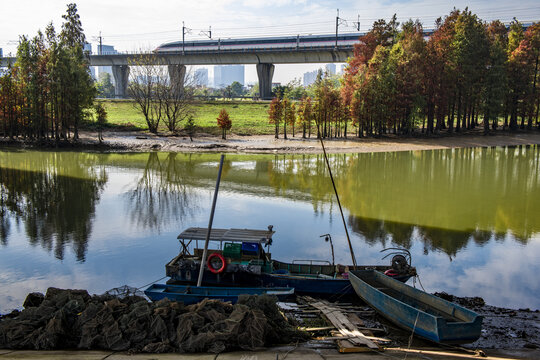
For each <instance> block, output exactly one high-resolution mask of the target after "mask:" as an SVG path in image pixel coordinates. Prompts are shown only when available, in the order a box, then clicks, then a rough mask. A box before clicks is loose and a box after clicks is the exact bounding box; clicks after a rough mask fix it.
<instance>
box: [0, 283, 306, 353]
mask: <svg viewBox="0 0 540 360" xmlns="http://www.w3.org/2000/svg"><path fill="white" fill-rule="evenodd" d="M302 338H304V334H303V333H300V332H298V331H296V330H295V329H294V328H293V327H292V326H291V325H290V324H289V323H288V322H287V320H286V319H285V318H284V317H283V316H282V315H281V313H280V312H279V310H278V307H277V305H276V300H275V298H273V297H270V296H248V295H245V296H241V297H240V298H239V301H238V303H237V304H235V305H231V304H228V303H223V302H220V301H214V300H204V301H203V302H201V303H199V304H195V305H189V306H184V305H183V304H182V303H178V302H171V301H168V300H166V299H165V300H161V301H159V302H156V303H148V301H147V300H146V299H144V298H142V297H139V296H128V297H125V298H118V297H114V296H109V295H94V296H90V295H89V294H88V293H87V292H86V291H85V290H62V289H56V288H49V289H48V290H47V293H46V294H45V295H43V294H39V293H32V294H29V295H28V297H27V298H26V300H25V302H24V310H23V311H21V312H19V311H14V312H12V313H11V314H8V315H5V316H3V317H1V318H0V348H4V349H6V348H9V349H36V350H51V349H73V348H79V349H106V350H113V351H126V350H128V351H133V352H158V353H160V352H212V353H219V352H222V351H228V350H233V349H244V350H255V349H257V348H261V347H265V346H269V345H272V344H276V343H287V342H290V341H292V340H294V339H302Z"/></svg>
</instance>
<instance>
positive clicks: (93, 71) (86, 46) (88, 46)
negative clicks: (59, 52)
mask: <svg viewBox="0 0 540 360" xmlns="http://www.w3.org/2000/svg"><path fill="white" fill-rule="evenodd" d="M83 50H84V51H88V52H89V53H90V54H91V53H92V44H90V43H85V44H84V46H83ZM90 75H91V76H92V78H93V79H94V80H95V79H96V68H95V67H94V66H90Z"/></svg>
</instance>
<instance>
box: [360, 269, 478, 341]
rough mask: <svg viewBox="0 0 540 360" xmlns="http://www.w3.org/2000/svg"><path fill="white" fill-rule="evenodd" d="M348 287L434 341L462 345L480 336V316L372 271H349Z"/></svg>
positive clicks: (396, 319)
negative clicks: (349, 284)
mask: <svg viewBox="0 0 540 360" xmlns="http://www.w3.org/2000/svg"><path fill="white" fill-rule="evenodd" d="M349 280H350V282H351V285H352V287H353V288H354V290H355V291H356V293H357V294H358V296H359V297H360V298H362V300H364V301H365V302H366V303H367V304H369V305H370V306H372V307H373V308H374V309H375V310H376V311H377V312H378V313H380V314H381V315H382V316H384V317H385V318H387V319H388V320H390V321H391V322H393V323H395V324H396V325H399V326H400V327H402V328H404V329H406V330H409V331H414V333H415V334H416V335H418V336H420V337H423V338H425V339H428V340H431V341H434V342H437V343H449V344H462V343H470V342H473V341H475V340H477V339H478V338H479V337H480V335H481V330H482V320H483V318H482V316H480V315H478V314H476V313H475V312H473V311H471V310H468V309H466V308H463V307H461V306H459V305H457V304H454V303H451V302H449V301H446V300H444V299H441V298H439V297H437V296H434V295H431V294H428V293H426V292H424V291H421V290H419V289H416V288H413V287H411V286H409V285H406V284H404V283H401V282H399V281H397V280H394V279H392V278H390V277H388V276H386V275H384V274H381V273H379V272H377V271H374V270H359V271H351V272H350V273H349Z"/></svg>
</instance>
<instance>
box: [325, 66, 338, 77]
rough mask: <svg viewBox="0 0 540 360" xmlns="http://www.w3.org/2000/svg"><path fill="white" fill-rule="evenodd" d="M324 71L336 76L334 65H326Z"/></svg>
mask: <svg viewBox="0 0 540 360" xmlns="http://www.w3.org/2000/svg"><path fill="white" fill-rule="evenodd" d="M326 71H328V74H330V75H336V64H326Z"/></svg>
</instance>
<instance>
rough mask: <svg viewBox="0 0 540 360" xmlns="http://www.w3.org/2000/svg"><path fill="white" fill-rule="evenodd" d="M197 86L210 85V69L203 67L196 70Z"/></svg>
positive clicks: (195, 79)
mask: <svg viewBox="0 0 540 360" xmlns="http://www.w3.org/2000/svg"><path fill="white" fill-rule="evenodd" d="M194 77H195V78H194V81H195V86H208V69H207V68H202V69H197V70H195V74H194Z"/></svg>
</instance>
